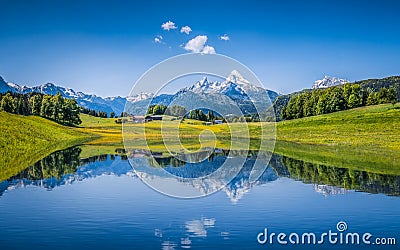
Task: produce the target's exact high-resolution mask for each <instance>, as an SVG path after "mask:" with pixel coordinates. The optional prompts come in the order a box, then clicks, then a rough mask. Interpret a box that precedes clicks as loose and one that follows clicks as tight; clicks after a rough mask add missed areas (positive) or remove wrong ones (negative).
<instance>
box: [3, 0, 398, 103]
mask: <svg viewBox="0 0 400 250" xmlns="http://www.w3.org/2000/svg"><path fill="white" fill-rule="evenodd" d="M0 5H1V9H2V11H1V14H0V15H1V21H0V29H1V35H0V53H1V54H0V55H1V56H0V75H1V76H3V77H4V78H5V79H6V80H7V81H10V82H15V83H18V84H24V85H28V86H33V85H38V84H43V83H45V82H53V83H55V84H58V85H61V86H66V87H71V88H74V89H75V90H79V91H84V92H87V93H94V94H98V95H101V96H115V95H121V96H126V95H128V94H129V92H130V90H131V88H132V86H133V83H134V82H135V81H136V80H137V79H138V78H139V77H140V76H141V75H142V74H143V73H144V72H145V71H146V70H147V69H148V68H150V67H151V66H153V65H155V64H157V63H158V62H160V61H162V60H165V59H167V58H169V57H171V56H174V55H179V54H182V53H187V52H188V51H187V50H185V49H184V47H185V45H186V44H187V43H188V41H189V40H191V39H193V38H195V37H197V36H206V37H207V41H206V43H205V44H204V46H210V47H212V48H213V49H214V50H215V51H216V52H217V53H221V54H224V55H227V56H230V57H232V58H235V59H237V60H239V61H240V62H242V63H243V64H245V65H247V66H248V67H249V68H250V69H251V70H253V71H254V72H255V73H256V75H257V76H258V77H259V78H260V79H261V81H262V83H263V84H264V86H266V87H267V88H269V89H272V90H276V91H279V92H281V93H290V92H293V91H296V90H300V89H303V88H309V87H311V85H312V83H313V81H315V80H317V79H320V78H322V77H323V76H324V75H330V76H337V77H341V78H346V79H348V80H351V81H354V80H360V79H366V78H380V77H386V76H390V75H400V60H399V58H400V25H399V24H400V15H398V10H399V9H400V2H399V1H384V0H380V1H251V0H248V1H241V2H236V1H217V0H213V1H207V0H204V1H172V0H170V1H143V3H135V1H60V0H55V1H18V0H17V1H14V0H0ZM167 21H172V22H174V23H175V26H176V27H177V28H176V29H170V30H169V31H168V30H164V29H163V28H162V27H161V25H162V24H163V23H166V22H167ZM183 26H189V27H190V28H191V30H192V31H191V32H190V33H189V34H186V33H184V32H181V28H182V27H183ZM225 34H226V35H227V36H228V37H229V40H228V41H225V40H222V39H221V36H224V35H225ZM157 36H162V37H163V39H162V40H161V43H159V42H156V41H155V40H154V39H155V38H156V37H157ZM203 38H204V37H203ZM203 40H204V39H203ZM201 44H202V43H200V47H201ZM189 47H190V46H189ZM210 47H208V48H209V49H210ZM191 48H192V49H193V46H192V47H191Z"/></svg>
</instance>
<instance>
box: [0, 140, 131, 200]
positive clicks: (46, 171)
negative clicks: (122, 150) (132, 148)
mask: <svg viewBox="0 0 400 250" xmlns="http://www.w3.org/2000/svg"><path fill="white" fill-rule="evenodd" d="M81 152H82V150H81V148H79V147H72V148H68V149H65V150H61V151H57V152H54V153H52V154H50V155H49V156H47V157H45V158H43V159H42V160H40V161H38V162H36V163H35V164H34V165H33V166H31V167H29V168H27V169H25V170H24V171H22V172H20V173H19V174H17V175H15V176H13V177H11V178H9V179H8V180H5V181H3V182H0V196H2V195H3V193H4V192H5V191H7V190H13V189H16V188H20V187H27V186H37V187H41V188H45V189H47V190H51V189H53V188H55V187H58V186H64V185H70V184H73V183H75V182H79V181H83V180H85V179H89V178H95V177H98V176H103V175H115V176H121V175H134V174H133V171H132V168H130V167H129V164H127V158H126V156H123V155H118V154H115V155H107V154H101V155H97V156H91V157H88V158H80V154H81ZM115 161H125V162H126V164H124V165H122V166H123V167H121V165H119V164H115Z"/></svg>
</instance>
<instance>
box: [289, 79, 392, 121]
mask: <svg viewBox="0 0 400 250" xmlns="http://www.w3.org/2000/svg"><path fill="white" fill-rule="evenodd" d="M396 102H397V97H396V90H395V88H394V87H390V88H385V87H383V88H380V89H379V90H378V91H374V90H372V89H364V88H361V86H360V85H359V84H344V85H340V86H334V87H330V88H326V89H317V90H313V91H308V92H303V93H300V94H298V95H296V96H293V97H292V98H290V100H289V102H288V104H287V105H286V106H284V107H283V108H282V118H283V119H286V120H290V119H296V118H302V117H307V116H314V115H320V114H327V113H332V112H336V111H341V110H346V109H352V108H356V107H361V106H366V105H376V104H382V103H392V104H393V105H394V104H395V103H396Z"/></svg>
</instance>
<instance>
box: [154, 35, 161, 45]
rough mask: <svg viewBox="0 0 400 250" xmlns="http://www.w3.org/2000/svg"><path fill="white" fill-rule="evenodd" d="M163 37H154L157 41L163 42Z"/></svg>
mask: <svg viewBox="0 0 400 250" xmlns="http://www.w3.org/2000/svg"><path fill="white" fill-rule="evenodd" d="M162 40H163V37H162V36H161V35H158V36H156V37H155V38H154V42H155V43H163V41H162Z"/></svg>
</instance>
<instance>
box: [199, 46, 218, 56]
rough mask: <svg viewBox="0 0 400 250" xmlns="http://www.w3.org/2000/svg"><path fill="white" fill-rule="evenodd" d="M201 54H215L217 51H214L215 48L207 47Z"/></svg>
mask: <svg viewBox="0 0 400 250" xmlns="http://www.w3.org/2000/svg"><path fill="white" fill-rule="evenodd" d="M201 53H203V54H215V49H214V47H211V46H208V45H206V46H205V47H204V49H203V50H202V51H201Z"/></svg>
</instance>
